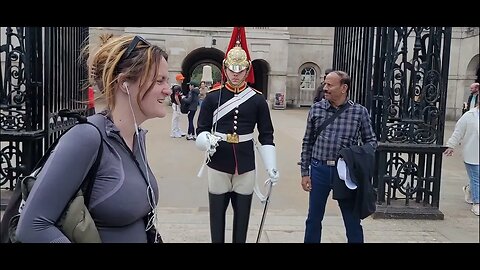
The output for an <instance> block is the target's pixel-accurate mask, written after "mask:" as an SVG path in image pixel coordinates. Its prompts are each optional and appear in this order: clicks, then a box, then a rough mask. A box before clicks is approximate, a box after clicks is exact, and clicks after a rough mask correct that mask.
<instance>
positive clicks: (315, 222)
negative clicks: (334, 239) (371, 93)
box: [301, 70, 377, 243]
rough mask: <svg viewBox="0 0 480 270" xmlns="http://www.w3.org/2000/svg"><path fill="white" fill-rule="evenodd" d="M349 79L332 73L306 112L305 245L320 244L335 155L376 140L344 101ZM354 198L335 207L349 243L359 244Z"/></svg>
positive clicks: (364, 114) (356, 109)
mask: <svg viewBox="0 0 480 270" xmlns="http://www.w3.org/2000/svg"><path fill="white" fill-rule="evenodd" d="M350 82H351V80H350V76H349V75H348V74H347V73H345V72H343V71H338V70H337V71H332V72H330V73H329V74H328V75H327V76H326V78H325V86H324V91H325V96H324V99H323V100H321V101H319V102H316V103H315V104H313V105H312V107H311V108H310V112H309V113H308V118H307V127H306V130H305V136H304V137H303V143H302V154H301V175H302V182H301V184H302V188H303V190H305V191H307V192H310V195H309V209H308V216H307V220H306V222H305V226H306V228H305V238H304V242H305V243H320V241H321V234H322V220H323V215H324V213H325V206H326V204H327V199H328V196H329V194H330V190H331V189H332V187H333V181H334V178H335V177H338V176H337V171H336V170H337V168H336V164H337V163H336V161H337V158H338V155H339V151H340V150H341V149H343V148H347V147H350V146H353V145H358V142H359V139H360V138H361V141H362V142H363V144H367V143H369V144H371V145H372V146H373V147H374V149H375V148H376V146H377V140H376V137H375V134H374V133H373V128H372V125H371V121H370V116H369V114H368V111H367V109H366V108H365V107H364V106H362V105H360V104H357V103H353V102H352V101H351V100H349V99H348V97H347V95H348V91H349V89H350ZM347 103H349V104H350V107H348V108H347V109H346V110H345V111H344V112H342V113H341V114H340V115H339V116H338V117H337V118H336V119H335V120H334V121H333V122H332V123H330V124H329V125H328V126H326V127H325V129H324V130H323V131H321V133H320V134H316V131H317V130H318V128H319V127H320V125H322V123H323V122H324V121H325V120H327V119H328V118H330V117H331V116H332V115H333V114H334V113H335V112H336V111H337V110H339V109H340V108H341V107H342V106H345V105H346V104H347ZM354 202H355V198H354V197H349V198H345V199H339V200H338V205H339V206H340V210H341V212H342V217H343V221H344V224H345V229H346V233H347V239H348V242H349V243H354V242H356V243H363V241H364V240H363V229H362V225H361V224H360V223H361V220H360V217H358V215H355V214H354V213H353V207H354Z"/></svg>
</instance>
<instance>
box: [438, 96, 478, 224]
mask: <svg viewBox="0 0 480 270" xmlns="http://www.w3.org/2000/svg"><path fill="white" fill-rule="evenodd" d="M476 102H477V103H476V105H475V107H474V108H472V109H471V110H469V111H467V112H466V113H465V114H463V115H462V117H460V119H458V121H457V123H456V125H455V130H454V131H453V133H452V136H450V138H449V139H448V141H447V144H446V145H447V147H448V148H447V149H446V150H445V152H444V154H445V155H447V156H451V155H452V154H453V151H454V150H453V149H454V148H455V147H457V146H458V145H459V144H460V142H462V144H463V162H464V163H465V168H466V170H467V174H468V177H469V178H470V184H469V185H467V186H464V187H463V192H464V193H465V202H467V203H469V204H472V207H471V209H470V210H471V211H472V212H473V213H474V214H475V215H477V216H478V214H479V209H478V202H479V194H478V193H479V184H478V174H479V173H478V170H479V157H478V155H479V149H478V147H479V144H478V141H479V139H480V138H479V128H478V126H479V125H478V122H479V119H480V118H479V114H478V104H479V99H478V98H477V100H476Z"/></svg>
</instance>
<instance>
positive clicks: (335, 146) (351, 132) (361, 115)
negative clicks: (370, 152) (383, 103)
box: [301, 99, 377, 177]
mask: <svg viewBox="0 0 480 270" xmlns="http://www.w3.org/2000/svg"><path fill="white" fill-rule="evenodd" d="M345 103H346V102H345ZM345 103H344V104H345ZM342 106H344V105H342ZM336 111H337V109H335V108H334V107H333V106H331V105H330V102H329V101H328V100H326V99H323V100H321V101H319V102H316V103H315V104H313V105H312V107H311V108H310V112H309V113H308V118H307V128H306V130H305V136H304V137H303V143H302V154H301V161H302V164H301V173H302V177H303V176H308V175H310V171H309V167H310V161H311V159H312V158H315V159H318V160H323V161H326V160H336V159H337V158H338V152H339V151H340V150H341V149H343V148H347V147H350V146H352V145H358V141H359V138H360V136H361V139H362V142H363V143H364V144H365V143H370V144H371V145H372V146H373V148H376V147H377V139H376V137H375V133H373V128H372V124H371V121H370V116H369V114H368V111H367V109H366V108H365V107H363V106H362V105H360V104H357V103H354V104H353V105H352V106H350V107H349V108H347V109H346V110H345V111H344V112H342V113H341V114H340V115H339V116H338V117H337V118H336V119H335V120H334V121H333V122H332V123H330V124H329V125H328V126H327V127H325V129H324V130H323V131H322V132H321V133H320V134H319V135H318V136H317V137H316V140H315V133H316V131H317V130H318V128H319V127H320V126H321V125H322V123H323V122H324V121H325V120H327V119H328V118H330V116H332V115H333V114H334V113H335V112H336Z"/></svg>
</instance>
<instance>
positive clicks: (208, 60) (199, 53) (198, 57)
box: [182, 48, 225, 88]
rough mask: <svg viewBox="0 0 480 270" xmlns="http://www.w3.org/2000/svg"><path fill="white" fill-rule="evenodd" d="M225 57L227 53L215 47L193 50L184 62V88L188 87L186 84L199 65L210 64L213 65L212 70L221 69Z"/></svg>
mask: <svg viewBox="0 0 480 270" xmlns="http://www.w3.org/2000/svg"><path fill="white" fill-rule="evenodd" d="M224 57H225V53H224V52H222V51H220V50H218V49H215V48H198V49H195V50H193V51H191V52H190V53H189V54H188V55H187V56H186V57H185V59H184V60H183V63H182V73H183V74H184V76H185V80H184V84H183V85H182V88H186V84H187V83H188V82H189V81H190V80H191V79H192V78H191V77H192V74H193V71H194V70H195V68H196V67H197V66H199V65H206V64H208V65H211V66H212V70H213V69H218V70H221V68H222V61H223V58H224ZM214 79H215V78H214Z"/></svg>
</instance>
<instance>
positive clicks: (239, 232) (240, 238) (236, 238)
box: [232, 192, 253, 243]
mask: <svg viewBox="0 0 480 270" xmlns="http://www.w3.org/2000/svg"><path fill="white" fill-rule="evenodd" d="M252 195H253V194H250V195H242V194H238V193H235V192H232V206H233V232H232V242H233V243H245V242H246V240H247V231H248V220H249V219H250V207H251V205H252Z"/></svg>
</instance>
